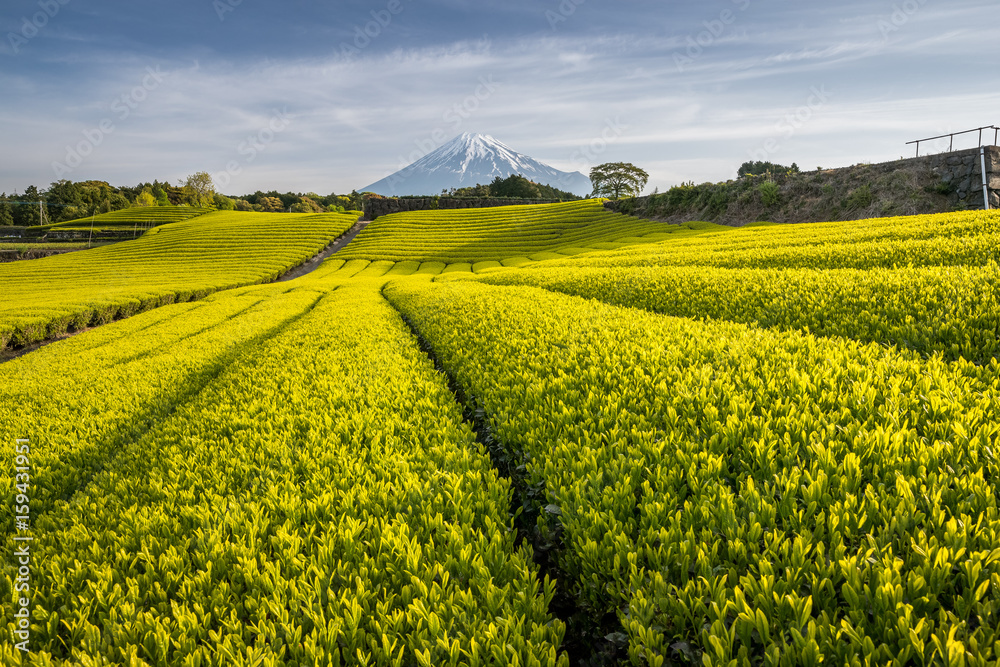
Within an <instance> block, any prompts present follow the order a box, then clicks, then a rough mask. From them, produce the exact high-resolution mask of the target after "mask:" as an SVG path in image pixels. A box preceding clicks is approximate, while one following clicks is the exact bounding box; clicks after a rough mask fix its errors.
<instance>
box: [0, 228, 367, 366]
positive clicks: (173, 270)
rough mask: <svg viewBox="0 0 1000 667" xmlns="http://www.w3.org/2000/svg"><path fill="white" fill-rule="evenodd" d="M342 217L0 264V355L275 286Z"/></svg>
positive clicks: (168, 231)
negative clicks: (0, 292) (165, 309)
mask: <svg viewBox="0 0 1000 667" xmlns="http://www.w3.org/2000/svg"><path fill="white" fill-rule="evenodd" d="M355 219H356V216H351V215H343V214H323V215H306V214H278V213H273V214H263V213H232V212H228V213H211V214H208V215H204V216H199V217H196V218H193V219H191V220H187V221H184V222H177V223H171V224H166V225H163V226H160V227H156V228H154V229H152V230H150V231H149V232H148V233H147V234H145V235H144V236H142V237H141V238H139V239H136V240H134V241H127V242H125V243H120V244H116V245H113V246H107V247H103V248H95V249H92V250H88V251H85V252H77V253H71V254H67V255H60V256H57V257H50V258H46V259H41V260H33V261H29V262H18V263H14V264H6V265H2V266H0V283H2V284H3V289H4V300H3V302H2V304H0V349H2V348H3V347H5V346H6V345H8V344H14V345H27V344H30V343H33V342H37V341H40V340H45V339H47V338H53V337H56V336H58V335H60V334H62V333H65V332H66V331H67V330H75V329H82V328H85V327H88V326H92V325H98V324H104V323H107V322H110V321H113V320H115V319H120V318H122V317H127V316H129V315H133V314H135V313H137V312H141V311H144V310H149V309H150V308H154V307H157V306H161V305H164V304H167V303H174V302H180V301H188V300H190V299H198V298H201V297H204V296H205V295H207V294H210V293H212V292H216V291H218V290H223V289H232V288H234V287H239V286H242V285H249V284H254V283H260V282H268V281H271V280H274V279H275V278H277V277H278V276H280V275H282V274H283V273H285V272H286V271H287V270H288V269H290V268H292V267H293V266H296V265H297V264H300V263H301V262H303V261H305V260H306V259H308V258H310V257H312V256H313V255H315V254H316V253H317V252H319V251H320V250H322V249H323V248H325V247H326V246H327V245H329V244H330V243H331V242H332V241H333V240H334V239H335V238H337V237H338V236H340V235H341V234H343V233H344V232H345V231H347V230H348V229H349V228H350V227H351V226H352V225H353V224H354V222H355Z"/></svg>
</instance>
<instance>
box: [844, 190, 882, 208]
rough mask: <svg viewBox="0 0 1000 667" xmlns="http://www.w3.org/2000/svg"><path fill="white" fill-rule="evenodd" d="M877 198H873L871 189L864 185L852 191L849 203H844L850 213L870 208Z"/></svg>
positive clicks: (848, 197) (848, 199) (848, 198)
mask: <svg viewBox="0 0 1000 667" xmlns="http://www.w3.org/2000/svg"><path fill="white" fill-rule="evenodd" d="M874 200H875V198H874V197H873V196H872V191H871V188H869V187H868V186H867V185H862V186H861V187H859V188H856V189H854V190H852V191H851V193H850V194H849V195H848V196H847V201H845V202H844V208H845V209H847V210H848V211H859V210H863V209H866V208H868V207H869V206H871V205H872V202H873V201H874Z"/></svg>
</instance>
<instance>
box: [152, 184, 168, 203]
mask: <svg viewBox="0 0 1000 667" xmlns="http://www.w3.org/2000/svg"><path fill="white" fill-rule="evenodd" d="M153 196H154V197H156V205H157V206H170V198H169V197H167V191H166V190H164V189H163V188H157V189H154V190H153Z"/></svg>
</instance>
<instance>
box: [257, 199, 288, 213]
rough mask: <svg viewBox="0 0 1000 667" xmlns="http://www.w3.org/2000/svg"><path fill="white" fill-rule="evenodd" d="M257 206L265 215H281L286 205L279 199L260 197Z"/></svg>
mask: <svg viewBox="0 0 1000 667" xmlns="http://www.w3.org/2000/svg"><path fill="white" fill-rule="evenodd" d="M257 206H259V207H260V210H261V211H263V212H264V213H280V212H282V211H284V210H285V205H284V203H283V202H282V201H281V200H280V199H278V198H277V197H260V198H259V199H258V200H257Z"/></svg>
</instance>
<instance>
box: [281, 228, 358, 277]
mask: <svg viewBox="0 0 1000 667" xmlns="http://www.w3.org/2000/svg"><path fill="white" fill-rule="evenodd" d="M371 222H372V221H371V220H358V222H357V223H356V224H355V225H354V226H353V227H351V228H350V229H349V230H347V233H346V234H344V235H343V236H341V237H340V238H338V239H337V240H336V241H334V242H333V243H331V244H330V245H329V246H327V247H326V250H324V251H323V252H321V253H319V254H318V255H316V256H315V257H313V258H312V259H309V260H307V261H306V262H305V263H303V264H299V265H298V266H297V267H295V268H294V269H292V270H291V271H289V272H288V273H286V274H285V275H283V276H281V277H280V278H278V279H277V280H275V281H274V282H276V283H284V282H288V281H289V280H295V279H296V278H301V277H302V276H304V275H306V274H308V273H312V272H313V271H315V270H316V269H318V268H319V267H320V265H321V264H323V262H324V261H325V260H326V258H327V257H329V256H330V255H332V254H334V253H336V252H339V251H341V250H343V249H344V248H345V247H346V246H347V244H349V243H350V242H351V241H353V240H354V237H355V236H357V235H358V234H360V233H361V232H362V230H364V228H365V227H367V226H368V225H370V224H371Z"/></svg>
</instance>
